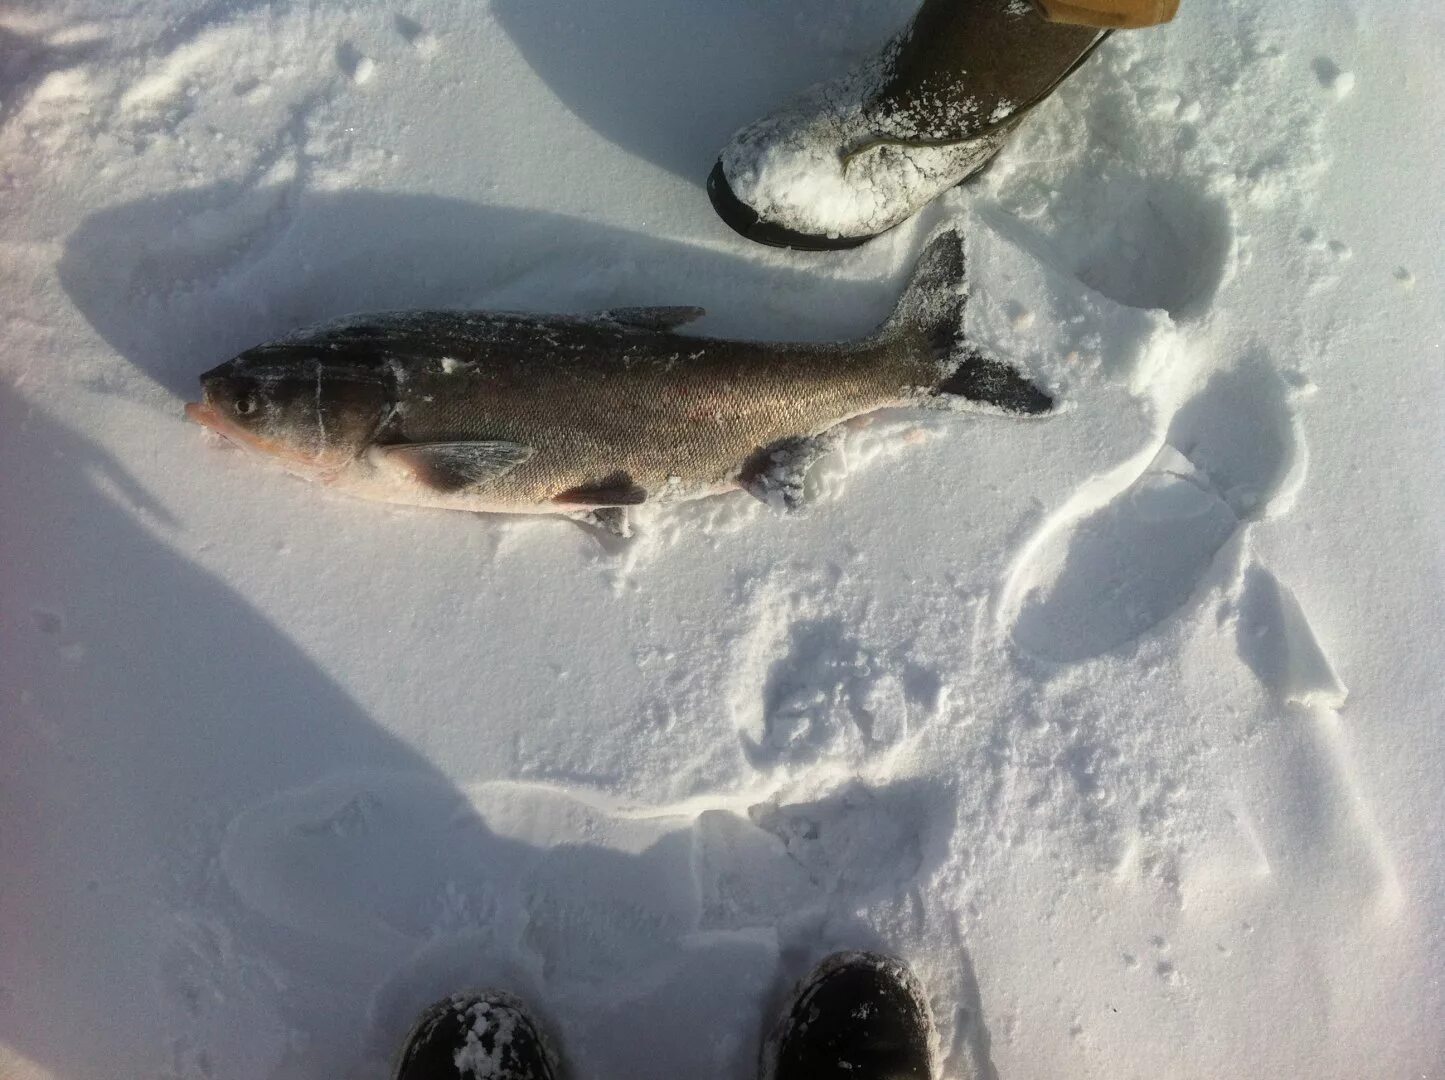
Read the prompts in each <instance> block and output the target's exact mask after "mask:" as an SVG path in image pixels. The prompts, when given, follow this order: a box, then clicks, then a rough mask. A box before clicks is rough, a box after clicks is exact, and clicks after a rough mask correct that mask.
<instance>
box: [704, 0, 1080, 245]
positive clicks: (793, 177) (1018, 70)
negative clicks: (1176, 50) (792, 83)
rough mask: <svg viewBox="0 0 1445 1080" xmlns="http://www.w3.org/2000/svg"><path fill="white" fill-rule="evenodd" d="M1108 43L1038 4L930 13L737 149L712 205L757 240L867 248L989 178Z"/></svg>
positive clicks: (929, 6) (954, 1) (969, 1)
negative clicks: (967, 184)
mask: <svg viewBox="0 0 1445 1080" xmlns="http://www.w3.org/2000/svg"><path fill="white" fill-rule="evenodd" d="M1108 33H1109V31H1107V30H1102V29H1100V28H1098V27H1095V26H1079V25H1069V24H1065V23H1061V22H1051V21H1049V20H1048V19H1046V18H1045V17H1044V16H1043V15H1041V14H1040V13H1039V12H1038V11H1037V10H1036V9H1035V7H1034V6H1033V5H1032V4H1031V3H1029V0H925V2H924V4H923V7H922V9H921V10H920V11H919V12H918V14H917V15H916V16H915V17H914V19H913V22H912V23H911V24H909V26H908V27H907V28H906V29H905V30H904V31H903V32H902V33H901V34H899V35H898V36H897V37H895V38H894V39H893V40H892V41H890V42H889V43H888V45H887V46H885V47H884V49H883V51H882V52H881V53H880V54H879V55H878V56H876V57H873V58H872V59H870V60H868V61H866V62H865V63H863V64H861V65H859V66H858V67H856V68H854V69H853V70H851V71H849V72H848V73H847V74H846V75H844V76H842V77H841V78H837V79H834V80H832V81H830V82H825V83H819V84H818V85H816V86H814V87H811V88H810V89H808V90H806V91H804V92H803V94H802V95H800V96H799V97H798V98H796V99H794V100H793V101H792V102H790V103H789V104H787V105H785V106H784V107H783V108H781V109H779V110H777V111H776V112H773V113H771V114H769V115H768V116H765V117H763V118H762V119H761V120H758V121H755V122H754V123H752V124H749V125H748V126H747V127H745V128H743V129H742V130H741V131H739V132H738V133H737V134H736V135H734V136H733V138H732V141H731V142H730V143H728V145H727V146H726V147H725V148H724V149H723V152H722V155H721V156H720V158H719V160H718V163H717V165H716V166H714V168H713V171H712V175H710V176H709V177H708V182H707V189H708V195H709V196H710V197H711V198H712V203H713V206H714V208H715V209H716V210H717V212H718V214H719V215H720V216H721V217H722V219H723V220H724V221H725V222H727V223H728V224H729V225H730V226H732V227H733V228H734V229H736V230H737V231H738V232H739V233H741V234H742V235H744V236H746V237H748V238H749V239H750V240H756V241H758V242H759V243H763V244H771V245H773V246H774V247H791V248H800V249H803V250H808V251H822V250H831V249H837V248H849V247H856V246H857V245H858V244H861V243H863V242H864V241H866V240H869V239H871V238H872V237H874V236H877V235H878V234H879V233H881V232H885V231H887V230H888V229H891V228H893V227H894V226H895V225H898V224H901V223H902V222H904V221H906V220H907V219H908V218H910V217H912V216H913V215H914V214H915V213H916V212H917V211H918V210H919V209H921V208H922V207H923V206H924V205H925V204H926V203H928V202H930V201H931V200H932V199H934V198H935V197H937V196H938V195H939V194H941V193H942V192H944V191H945V190H947V189H948V188H950V187H952V186H953V185H955V184H958V183H960V182H961V181H963V180H965V179H967V178H968V177H970V176H972V175H973V174H974V173H976V172H977V171H978V170H979V169H981V168H983V166H984V165H986V164H987V163H988V162H989V160H990V159H992V158H993V156H994V155H995V154H996V153H998V151H999V149H1000V147H1002V145H1003V143H1004V140H1005V139H1006V138H1007V136H1008V135H1009V133H1010V132H1012V131H1013V129H1014V128H1015V127H1016V126H1017V125H1018V124H1019V123H1020V122H1021V121H1022V120H1023V118H1024V116H1026V115H1027V114H1028V112H1029V110H1030V109H1032V108H1033V107H1034V106H1036V105H1037V104H1039V103H1040V102H1041V101H1043V100H1044V99H1045V98H1046V97H1048V95H1049V94H1050V93H1051V92H1052V91H1053V90H1054V88H1055V87H1057V86H1058V85H1059V84H1060V83H1061V82H1063V80H1064V79H1066V78H1067V77H1068V76H1069V75H1070V74H1071V73H1072V72H1073V71H1074V70H1075V69H1076V68H1077V67H1078V66H1079V65H1080V64H1082V63H1083V62H1084V61H1085V60H1086V59H1088V57H1089V55H1090V54H1091V53H1092V52H1093V50H1094V49H1095V48H1096V47H1097V46H1098V45H1099V44H1100V42H1102V41H1103V40H1104V38H1105V37H1107V36H1108Z"/></svg>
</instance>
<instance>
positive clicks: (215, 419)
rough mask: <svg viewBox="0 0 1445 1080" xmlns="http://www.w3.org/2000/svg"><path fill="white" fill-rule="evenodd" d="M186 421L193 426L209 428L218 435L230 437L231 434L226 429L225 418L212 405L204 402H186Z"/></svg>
mask: <svg viewBox="0 0 1445 1080" xmlns="http://www.w3.org/2000/svg"><path fill="white" fill-rule="evenodd" d="M186 419H187V420H189V421H190V422H191V423H193V424H200V425H201V427H203V428H209V429H210V430H212V431H214V432H215V433H216V434H217V435H225V436H228V437H229V436H230V434H231V432H230V431H228V430H227V429H226V421H225V418H224V417H223V416H222V415H221V414H220V413H219V412H217V411H216V409H215V407H214V406H212V405H207V404H206V403H205V402H204V401H188V402H186Z"/></svg>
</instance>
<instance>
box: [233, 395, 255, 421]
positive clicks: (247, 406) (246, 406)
mask: <svg viewBox="0 0 1445 1080" xmlns="http://www.w3.org/2000/svg"><path fill="white" fill-rule="evenodd" d="M231 408H232V409H233V410H234V411H235V413H236V415H237V416H250V415H251V414H252V413H253V412H255V411H256V395H255V394H242V395H240V396H239V397H238V398H236V401H235V404H234V405H232V406H231Z"/></svg>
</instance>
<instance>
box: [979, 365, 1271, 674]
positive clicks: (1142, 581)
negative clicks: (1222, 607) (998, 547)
mask: <svg viewBox="0 0 1445 1080" xmlns="http://www.w3.org/2000/svg"><path fill="white" fill-rule="evenodd" d="M1296 456H1297V454H1296V435H1295V431H1294V425H1293V420H1292V416H1291V413H1290V410H1289V406H1288V401H1287V398H1286V391H1285V387H1284V385H1283V383H1282V381H1281V380H1280V378H1279V376H1278V374H1277V373H1276V372H1275V371H1274V370H1273V369H1272V368H1271V367H1270V366H1269V365H1268V364H1267V363H1265V362H1263V361H1262V360H1254V361H1249V362H1246V363H1245V364H1244V365H1242V366H1241V367H1239V368H1237V369H1235V370H1232V371H1227V372H1222V373H1220V374H1218V375H1215V376H1214V377H1213V378H1212V379H1211V380H1210V381H1209V382H1208V383H1207V384H1206V385H1205V387H1204V388H1203V389H1202V390H1201V391H1200V392H1199V393H1198V394H1197V395H1196V396H1195V397H1194V398H1193V399H1192V400H1190V401H1189V402H1188V403H1186V404H1185V405H1184V406H1183V407H1182V408H1181V409H1180V410H1179V411H1178V412H1177V413H1176V414H1175V416H1174V419H1173V421H1172V422H1171V423H1170V425H1169V430H1168V434H1167V435H1166V437H1165V441H1164V446H1163V447H1162V448H1161V449H1160V450H1159V452H1158V453H1157V454H1156V455H1155V457H1154V458H1153V460H1152V461H1151V462H1150V463H1149V465H1148V466H1147V467H1146V468H1145V469H1144V470H1143V472H1142V473H1140V474H1139V475H1138V476H1136V477H1135V478H1133V479H1132V480H1131V481H1130V482H1129V483H1128V484H1127V485H1125V486H1124V488H1123V489H1122V490H1120V491H1119V492H1118V493H1117V494H1116V495H1114V497H1113V498H1112V499H1110V500H1109V501H1108V502H1106V503H1105V504H1104V505H1103V506H1097V507H1096V506H1094V505H1090V506H1088V507H1086V508H1082V509H1080V510H1079V511H1077V512H1075V513H1072V514H1070V513H1067V512H1066V514H1065V515H1064V516H1063V519H1062V520H1059V519H1058V518H1056V519H1055V521H1054V522H1053V523H1052V524H1051V525H1050V526H1049V527H1048V531H1047V532H1046V534H1045V535H1043V536H1042V537H1041V538H1040V539H1039V540H1037V541H1036V542H1035V543H1034V544H1033V545H1032V550H1031V551H1030V552H1029V553H1028V554H1027V555H1026V556H1025V558H1024V560H1023V561H1022V563H1021V565H1020V566H1019V567H1018V568H1017V569H1016V570H1015V571H1014V573H1013V575H1012V578H1011V581H1010V583H1009V586H1008V589H1007V591H1006V600H1005V606H1004V610H1005V612H1007V613H1008V615H1009V617H1010V618H1011V619H1012V637H1013V640H1014V642H1015V643H1016V644H1017V645H1018V646H1019V647H1020V648H1021V649H1023V650H1024V651H1025V652H1026V653H1029V654H1031V655H1033V656H1037V657H1040V658H1042V659H1045V660H1050V661H1054V662H1059V663H1073V662H1078V661H1081V660H1087V659H1089V658H1091V657H1095V656H1099V655H1100V654H1102V653H1105V652H1108V651H1110V650H1112V649H1116V648H1119V647H1120V646H1123V645H1126V644H1128V643H1129V642H1131V641H1134V640H1136V639H1138V638H1139V637H1140V636H1141V635H1143V634H1145V633H1146V632H1148V631H1149V630H1150V629H1152V628H1153V627H1155V626H1157V625H1158V624H1159V623H1160V622H1162V621H1163V620H1164V619H1166V618H1167V617H1168V616H1169V615H1171V614H1172V613H1173V612H1175V611H1177V610H1178V609H1179V608H1180V607H1182V606H1183V605H1184V604H1185V603H1186V602H1187V601H1188V600H1189V598H1190V596H1191V595H1193V593H1194V591H1195V590H1196V588H1197V587H1198V585H1199V583H1200V581H1201V580H1202V579H1203V577H1204V575H1205V573H1206V571H1207V570H1208V569H1209V567H1210V565H1211V564H1212V562H1213V560H1214V557H1215V556H1216V555H1217V554H1218V553H1219V551H1220V550H1221V549H1222V548H1223V547H1224V546H1225V544H1226V543H1228V542H1229V540H1230V539H1231V537H1233V536H1234V534H1235V532H1236V531H1237V530H1238V529H1239V528H1240V527H1241V526H1242V525H1243V524H1244V523H1246V522H1248V521H1250V520H1253V519H1255V518H1257V517H1259V516H1260V515H1261V514H1262V513H1263V512H1264V511H1265V509H1266V508H1267V506H1268V503H1269V501H1270V498H1271V497H1272V495H1273V494H1274V493H1275V492H1276V491H1277V490H1278V488H1279V487H1280V485H1281V483H1282V482H1283V480H1284V479H1285V477H1286V476H1287V475H1288V473H1289V472H1290V470H1291V467H1292V466H1293V464H1294V462H1295V460H1296Z"/></svg>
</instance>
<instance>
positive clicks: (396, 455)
mask: <svg viewBox="0 0 1445 1080" xmlns="http://www.w3.org/2000/svg"><path fill="white" fill-rule="evenodd" d="M535 452H536V451H534V450H533V449H532V448H531V447H530V446H522V445H521V444H520V443H513V442H499V441H477V442H434V443H402V444H400V445H397V446H378V447H376V448H374V450H373V454H374V455H375V456H374V458H373V460H374V461H376V462H377V463H379V464H381V465H382V466H383V467H385V468H389V469H393V470H396V471H399V472H401V473H404V474H405V475H406V476H407V477H409V478H410V479H412V480H414V481H415V482H416V483H418V484H421V485H422V486H423V487H428V488H431V489H432V490H433V491H442V492H452V491H462V490H464V489H465V488H469V487H477V486H480V485H484V484H486V483H488V482H489V481H492V480H497V479H499V478H500V477H503V476H506V475H507V473H509V472H511V471H512V470H513V469H515V468H516V467H517V466H518V465H520V464H522V462H524V461H526V460H527V459H528V458H530V457H531V456H532V455H533V454H534V453H535Z"/></svg>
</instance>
